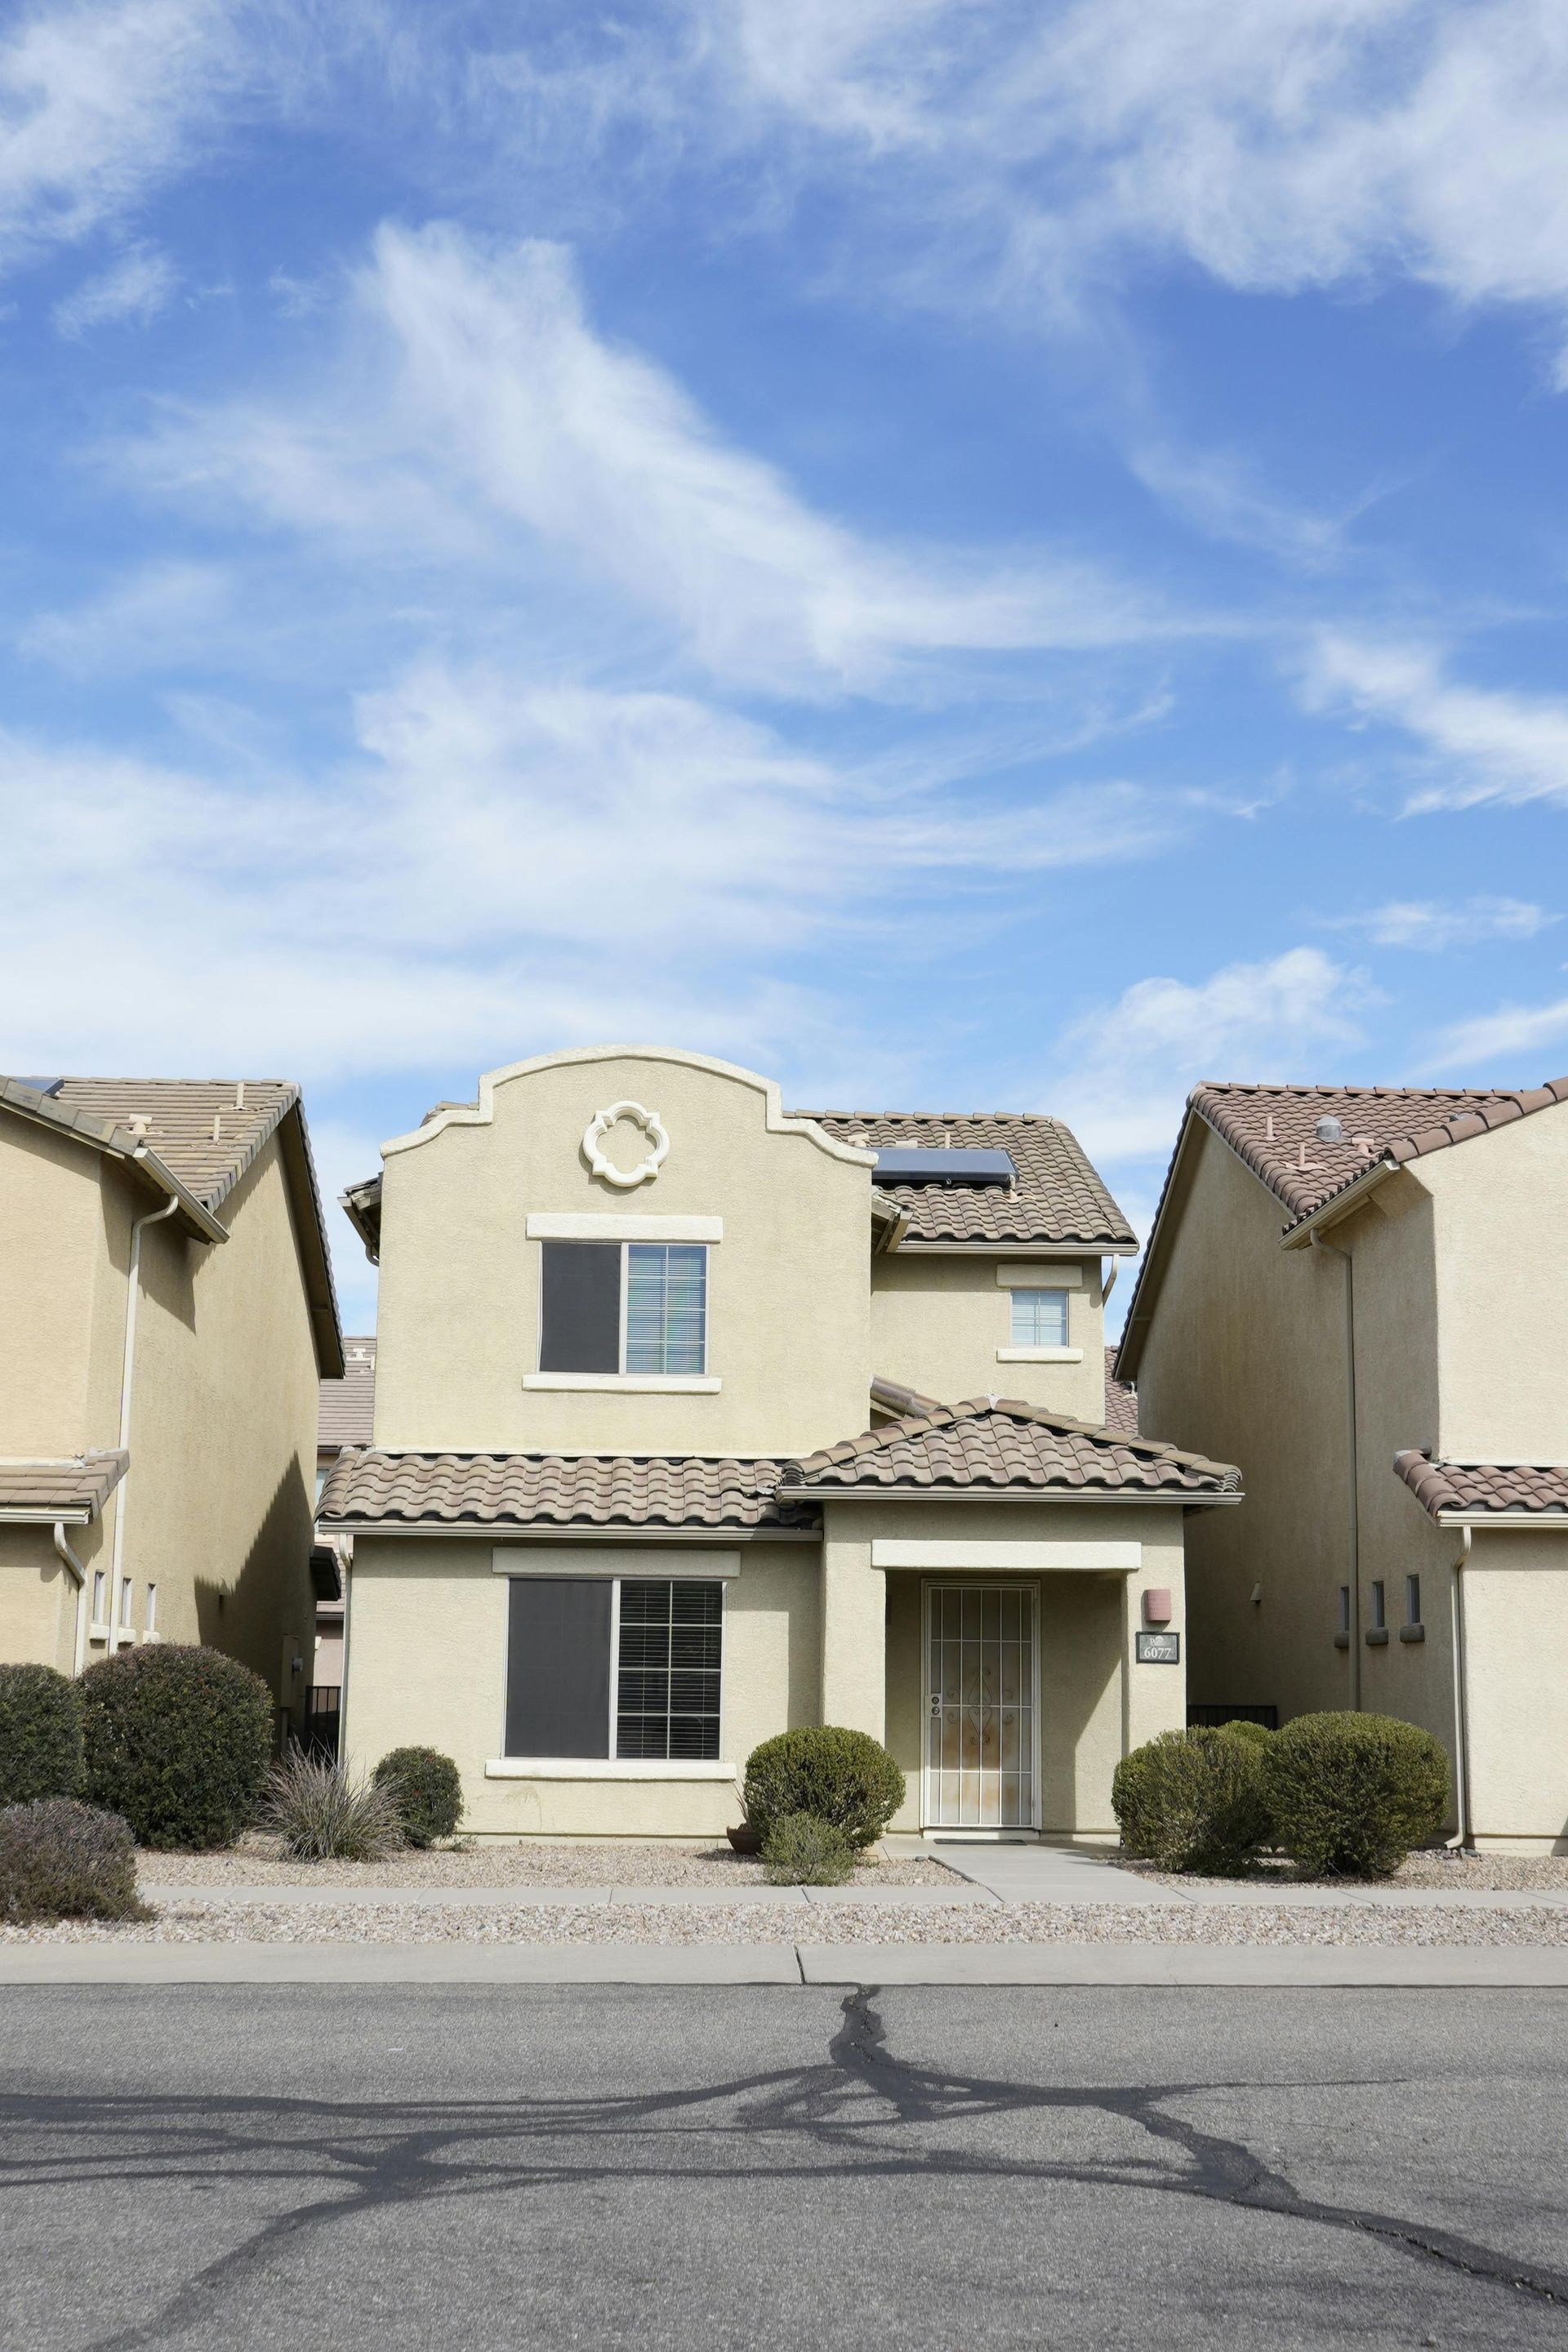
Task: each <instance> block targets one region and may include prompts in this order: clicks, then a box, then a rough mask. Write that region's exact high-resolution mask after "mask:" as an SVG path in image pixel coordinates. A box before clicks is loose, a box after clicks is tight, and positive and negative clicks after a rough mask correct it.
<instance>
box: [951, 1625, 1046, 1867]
mask: <svg viewBox="0 0 1568 2352" xmlns="http://www.w3.org/2000/svg"><path fill="white" fill-rule="evenodd" d="M1035 1599H1036V1596H1035V1591H1034V1588H1033V1586H1032V1585H1026V1584H1000V1585H998V1584H932V1585H928V1586H927V1588H926V1629H927V1630H926V1659H927V1670H926V1774H925V1822H926V1826H927V1828H929V1829H946V1830H1026V1829H1032V1828H1033V1827H1034V1826H1035V1730H1036V1725H1035V1681H1036V1674H1035V1613H1036V1612H1035Z"/></svg>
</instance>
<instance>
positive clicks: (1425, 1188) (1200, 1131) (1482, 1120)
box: [1117, 1079, 1568, 1851]
mask: <svg viewBox="0 0 1568 2352" xmlns="http://www.w3.org/2000/svg"><path fill="white" fill-rule="evenodd" d="M1565 1211H1568V1080H1564V1079H1558V1080H1556V1081H1554V1082H1553V1083H1552V1084H1551V1085H1549V1086H1546V1087H1539V1088H1536V1089H1534V1090H1531V1091H1527V1092H1521V1093H1507V1092H1504V1091H1501V1090H1489V1089H1485V1088H1474V1089H1456V1090H1441V1091H1439V1090H1428V1089H1417V1088H1412V1087H1268V1086H1217V1085H1213V1086H1203V1087H1198V1088H1196V1089H1195V1091H1194V1094H1193V1096H1192V1097H1191V1099H1190V1102H1189V1105H1188V1109H1187V1115H1186V1118H1185V1122H1184V1126H1183V1129H1182V1132H1181V1136H1180V1139H1179V1141H1178V1143H1177V1146H1176V1151H1175V1156H1174V1158H1173V1161H1172V1163H1171V1170H1170V1173H1169V1176H1168V1178H1167V1180H1166V1183H1165V1189H1164V1193H1163V1198H1162V1201H1161V1203H1160V1209H1159V1213H1158V1216H1157V1219H1156V1222H1155V1225H1154V1230H1153V1233H1152V1236H1151V1239H1150V1243H1149V1248H1148V1254H1147V1255H1146V1257H1145V1260H1144V1264H1143V1267H1142V1272H1141V1275H1140V1277H1139V1281H1138V1286H1137V1288H1136V1290H1135V1292H1134V1295H1133V1297H1132V1300H1131V1307H1130V1309H1129V1314H1128V1320H1127V1327H1126V1331H1125V1333H1124V1336H1123V1339H1122V1343H1121V1350H1120V1354H1119V1357H1118V1360H1117V1370H1118V1372H1119V1373H1120V1374H1121V1376H1122V1377H1123V1378H1125V1379H1128V1380H1134V1381H1136V1383H1137V1392H1138V1412H1139V1425H1140V1427H1141V1428H1142V1430H1143V1431H1145V1432H1146V1433H1153V1434H1155V1435H1157V1436H1159V1437H1163V1438H1165V1439H1168V1440H1170V1441H1172V1442H1173V1443H1175V1444H1194V1443H1197V1442H1198V1441H1199V1440H1200V1439H1201V1441H1202V1443H1203V1444H1205V1445H1206V1446H1210V1447H1213V1448H1214V1449H1215V1450H1216V1451H1218V1452H1221V1453H1223V1454H1226V1456H1227V1457H1228V1458H1229V1459H1231V1460H1233V1461H1235V1462H1237V1463H1238V1464H1239V1465H1240V1466H1241V1470H1242V1474H1243V1475H1244V1477H1245V1479H1246V1483H1247V1499H1246V1502H1245V1503H1244V1504H1243V1506H1242V1507H1241V1508H1239V1509H1238V1510H1236V1511H1233V1512H1225V1513H1215V1514H1214V1515H1212V1516H1211V1517H1205V1519H1202V1520H1198V1521H1194V1526H1193V1530H1192V1538H1191V1542H1190V1546H1189V1557H1188V1606H1189V1612H1190V1622H1191V1625H1192V1656H1193V1688H1192V1696H1193V1698H1194V1701H1197V1702H1200V1703H1208V1704H1213V1705H1227V1704H1236V1703H1244V1704H1253V1705H1259V1704H1261V1705H1265V1706H1268V1705H1272V1706H1277V1707H1278V1709H1279V1714H1280V1716H1281V1717H1289V1716H1292V1715H1298V1714H1300V1713H1303V1712H1305V1711H1307V1710H1309V1709H1312V1708H1317V1707H1345V1706H1348V1707H1364V1708H1368V1709H1372V1710H1375V1711H1377V1712H1379V1713H1383V1714H1388V1715H1395V1716H1403V1717H1405V1718H1407V1719H1408V1720H1410V1721H1412V1722H1416V1723H1422V1724H1425V1725H1426V1727H1427V1728H1428V1729H1429V1730H1431V1731H1432V1732H1434V1733H1435V1734H1436V1737H1437V1738H1439V1739H1441V1740H1442V1741H1443V1742H1444V1743H1445V1745H1446V1746H1447V1748H1448V1751H1449V1754H1450V1757H1451V1758H1452V1759H1453V1763H1454V1767H1455V1791H1456V1809H1457V1822H1456V1826H1457V1828H1458V1830H1460V1831H1462V1832H1464V1833H1465V1834H1466V1835H1467V1836H1468V1837H1471V1838H1473V1839H1474V1841H1475V1843H1477V1844H1479V1845H1493V1846H1500V1847H1514V1848H1519V1849H1521V1850H1527V1851H1528V1850H1531V1849H1537V1850H1544V1849H1547V1848H1552V1849H1555V1850H1557V1851H1568V1673H1565V1671H1564V1664H1563V1660H1564V1654H1565V1652H1568V1255H1565V1254H1564V1251H1563V1244H1562V1238H1561V1236H1562V1230H1563V1217H1564V1213H1565Z"/></svg>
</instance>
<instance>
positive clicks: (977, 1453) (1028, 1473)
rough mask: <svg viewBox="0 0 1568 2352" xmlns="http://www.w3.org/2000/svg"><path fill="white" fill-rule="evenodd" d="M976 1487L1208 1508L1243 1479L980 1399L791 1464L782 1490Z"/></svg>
mask: <svg viewBox="0 0 1568 2352" xmlns="http://www.w3.org/2000/svg"><path fill="white" fill-rule="evenodd" d="M976 1487H983V1488H994V1489H995V1490H997V1491H998V1492H1005V1493H1009V1494H1037V1493H1049V1494H1070V1493H1074V1492H1078V1493H1083V1494H1116V1495H1125V1496H1129V1497H1136V1496H1140V1495H1158V1496H1170V1497H1172V1498H1173V1500H1180V1499H1183V1498H1190V1499H1191V1500H1192V1501H1194V1502H1200V1501H1205V1500H1208V1501H1214V1500H1217V1499H1220V1498H1222V1497H1224V1496H1239V1495H1240V1492H1241V1476H1240V1473H1239V1472H1238V1471H1236V1470H1233V1469H1232V1468H1231V1467H1230V1466H1229V1465H1228V1464H1226V1463H1223V1462H1210V1461H1208V1460H1206V1459H1205V1456H1204V1455H1202V1454H1182V1453H1179V1452H1178V1451H1177V1449H1176V1448H1175V1447H1174V1446H1173V1445H1159V1444H1155V1443H1154V1442H1153V1441H1152V1439H1149V1438H1139V1437H1131V1436H1128V1435H1126V1434H1124V1433H1121V1432H1119V1431H1116V1430H1111V1429H1106V1428H1103V1427H1101V1426H1100V1425H1099V1424H1097V1423H1093V1422H1087V1421H1076V1420H1073V1419H1071V1418H1069V1417H1068V1415H1067V1414H1065V1413H1053V1412H1046V1411H1045V1410H1044V1408H1043V1407H1041V1406H1039V1405H1032V1404H1025V1403H1023V1402H1021V1401H1020V1400H1018V1399H1016V1398H1012V1397H1001V1398H998V1397H975V1398H972V1399H971V1400H970V1401H969V1402H967V1403H965V1404H956V1405H939V1406H938V1407H937V1408H936V1410H935V1411H934V1412H930V1413H924V1414H919V1415H911V1416H910V1417H909V1418H907V1419H905V1420H903V1421H899V1422H894V1423H890V1424H889V1426H887V1427H885V1428H882V1429H877V1430H869V1431H868V1432H867V1433H866V1434H865V1435H864V1436H863V1437H850V1438H846V1439H845V1440H844V1441H843V1442H842V1443H841V1444H837V1445H830V1446H827V1447H826V1448H825V1449H824V1450H823V1451H822V1452H821V1453H819V1454H808V1455H807V1456H806V1457H805V1460H804V1461H802V1462H798V1463H793V1464H791V1465H790V1466H789V1467H788V1469H787V1470H786V1471H785V1473H784V1479H783V1481H782V1484H781V1486H780V1490H779V1491H780V1494H781V1495H782V1496H788V1495H789V1494H790V1493H791V1492H793V1491H795V1490H797V1489H804V1490H805V1491H808V1492H822V1493H828V1492H832V1493H860V1494H867V1493H881V1492H886V1491H889V1490H894V1491H898V1490H902V1491H905V1492H909V1491H918V1492H922V1493H931V1492H932V1491H936V1492H940V1491H942V1489H943V1488H947V1489H952V1490H957V1489H973V1488H976Z"/></svg>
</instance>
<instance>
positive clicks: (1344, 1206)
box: [1243, 1151, 1403, 1250]
mask: <svg viewBox="0 0 1568 2352" xmlns="http://www.w3.org/2000/svg"><path fill="white" fill-rule="evenodd" d="M1243 1164H1244V1165H1245V1162H1244V1163H1243ZM1402 1164H1403V1163H1402V1162H1401V1161H1400V1160H1397V1159H1395V1158H1394V1155H1393V1154H1392V1153H1391V1152H1386V1151H1385V1152H1384V1153H1382V1154H1381V1155H1380V1156H1379V1158H1377V1159H1376V1160H1373V1162H1372V1164H1371V1165H1370V1167H1368V1168H1366V1169H1365V1170H1363V1172H1362V1174H1361V1175H1359V1176H1352V1178H1351V1181H1350V1182H1349V1183H1348V1184H1342V1186H1341V1187H1340V1190H1339V1191H1338V1192H1331V1193H1330V1195H1329V1197H1328V1199H1327V1200H1326V1201H1324V1202H1322V1204H1321V1206H1320V1207H1319V1208H1316V1209H1313V1210H1312V1211H1310V1213H1309V1214H1308V1215H1306V1216H1304V1217H1302V1218H1301V1219H1300V1222H1299V1223H1296V1224H1293V1225H1287V1226H1286V1228H1285V1231H1284V1232H1283V1233H1282V1234H1280V1236H1279V1246H1280V1248H1281V1249H1287V1250H1297V1249H1305V1248H1307V1247H1308V1246H1309V1244H1310V1242H1311V1240H1312V1236H1313V1235H1314V1234H1321V1233H1323V1232H1324V1231H1326V1229H1327V1228H1328V1227H1329V1226H1330V1225H1336V1224H1338V1223H1339V1222H1340V1220H1341V1218H1342V1217H1348V1216H1351V1215H1352V1214H1353V1213H1354V1212H1355V1211H1356V1210H1357V1209H1359V1208H1360V1207H1361V1205H1362V1203H1363V1201H1365V1200H1366V1199H1367V1197H1368V1196H1369V1194H1371V1193H1372V1192H1375V1191H1376V1189H1377V1187H1378V1185H1379V1184H1381V1183H1382V1182H1383V1180H1384V1177H1385V1176H1392V1175H1393V1174H1394V1171H1395V1170H1396V1169H1397V1168H1399V1167H1400V1166H1401V1165H1402ZM1255 1172H1256V1171H1255ZM1258 1181H1259V1182H1261V1181H1262V1179H1261V1178H1259V1179H1258ZM1268 1189H1269V1190H1270V1191H1271V1192H1272V1191H1273V1187H1272V1185H1270V1186H1269V1188H1268ZM1275 1198H1276V1199H1278V1198H1279V1195H1278V1193H1276V1194H1275Z"/></svg>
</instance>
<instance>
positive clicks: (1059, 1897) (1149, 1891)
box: [882, 1837, 1181, 1904]
mask: <svg viewBox="0 0 1568 2352" xmlns="http://www.w3.org/2000/svg"><path fill="white" fill-rule="evenodd" d="M882 1843H883V1845H884V1846H885V1847H886V1849H887V1851H888V1853H890V1854H898V1855H900V1857H901V1856H903V1855H905V1854H925V1855H927V1856H928V1857H929V1858H930V1860H931V1861H932V1862H941V1863H945V1864H946V1865H947V1867H948V1869H949V1870H951V1871H955V1872H956V1873H957V1874H958V1876H959V1877H960V1878H967V1879H968V1880H969V1881H970V1883H971V1884H972V1885H975V1886H984V1888H985V1890H986V1892H987V1893H988V1894H990V1895H994V1896H995V1897H996V1899H997V1901H998V1902H999V1903H1164V1904H1169V1903H1170V1901H1171V1889H1170V1888H1169V1887H1168V1886H1159V1885H1153V1884H1152V1883H1151V1881H1150V1880H1148V1879H1146V1878H1141V1877H1140V1876H1139V1875H1138V1874H1137V1872H1136V1871H1131V1870H1123V1869H1121V1867H1120V1865H1119V1864H1117V1863H1116V1862H1115V1861H1114V1860H1113V1859H1111V1854H1112V1853H1113V1852H1114V1849H1110V1850H1108V1853H1107V1856H1106V1858H1105V1859H1104V1860H1103V1861H1102V1860H1101V1858H1100V1855H1099V1854H1098V1853H1093V1852H1092V1851H1090V1850H1088V1849H1086V1848H1085V1847H1083V1846H1066V1845H1036V1844H1033V1843H1030V1844H1023V1843H1017V1844H1013V1843H1003V1842H1002V1841H998V1842H997V1843H995V1844H993V1843H990V1841H989V1840H986V1839H984V1838H980V1839H969V1838H918V1837H885V1838H884V1839H883V1840H882ZM1177 1899H1178V1900H1180V1899H1181V1898H1180V1897H1179V1896H1178V1897H1177Z"/></svg>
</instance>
